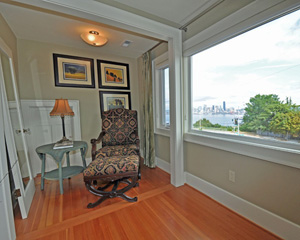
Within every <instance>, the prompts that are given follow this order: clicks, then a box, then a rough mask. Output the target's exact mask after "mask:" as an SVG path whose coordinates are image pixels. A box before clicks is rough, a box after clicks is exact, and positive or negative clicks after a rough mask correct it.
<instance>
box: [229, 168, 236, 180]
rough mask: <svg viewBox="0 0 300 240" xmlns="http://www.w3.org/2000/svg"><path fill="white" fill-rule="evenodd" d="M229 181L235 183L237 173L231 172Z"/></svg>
mask: <svg viewBox="0 0 300 240" xmlns="http://www.w3.org/2000/svg"><path fill="white" fill-rule="evenodd" d="M229 181H230V182H235V171H232V170H229Z"/></svg>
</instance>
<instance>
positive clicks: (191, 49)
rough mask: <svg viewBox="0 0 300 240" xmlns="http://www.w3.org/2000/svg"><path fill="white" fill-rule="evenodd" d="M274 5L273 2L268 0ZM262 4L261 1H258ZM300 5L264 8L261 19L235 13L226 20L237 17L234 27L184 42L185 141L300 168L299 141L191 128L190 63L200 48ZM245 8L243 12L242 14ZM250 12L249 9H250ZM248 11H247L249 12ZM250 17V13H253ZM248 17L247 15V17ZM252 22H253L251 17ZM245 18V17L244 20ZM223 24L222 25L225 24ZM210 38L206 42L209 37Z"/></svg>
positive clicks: (217, 27) (208, 31) (222, 27)
mask: <svg viewBox="0 0 300 240" xmlns="http://www.w3.org/2000/svg"><path fill="white" fill-rule="evenodd" d="M268 2H269V4H271V1H268ZM257 4H260V3H257ZM299 7H300V5H299V3H298V4H295V5H291V6H286V8H282V9H278V10H277V12H275V13H274V12H273V13H272V14H271V13H270V12H268V9H267V10H266V11H265V12H266V13H265V15H264V16H263V17H262V19H259V20H258V19H257V18H256V17H254V15H252V16H253V18H254V19H253V18H251V17H248V19H247V21H248V22H247V21H244V22H242V21H241V18H242V17H240V19H239V20H238V18H236V16H231V17H228V18H227V19H226V20H229V19H230V18H232V19H235V20H236V21H237V22H239V23H238V24H236V25H233V27H228V26H227V27H225V26H224V24H226V21H223V22H219V23H217V24H215V25H213V26H212V27H210V28H209V29H206V31H205V32H204V33H203V32H202V33H199V34H198V35H196V36H194V37H192V38H191V39H188V40H187V41H185V42H184V44H183V51H184V53H183V55H184V69H185V72H184V74H185V81H184V84H185V85H184V86H185V90H184V93H185V95H186V97H185V98H184V101H185V103H184V104H185V111H184V114H185V130H186V131H185V133H184V141H185V142H189V143H194V144H199V145H203V146H207V147H212V148H215V149H220V150H225V151H228V152H232V153H236V154H241V155H244V156H249V157H253V158H257V159H259V160H266V161H269V162H273V163H278V164H282V165H285V166H290V167H295V168H299V169H300V160H299V155H300V144H293V143H286V142H278V141H275V140H266V139H263V140H262V139H257V138H251V137H246V136H236V135H230V134H225V133H216V132H210V131H200V130H195V129H192V101H193V96H192V91H191V89H192V79H191V76H192V74H191V72H192V69H191V68H192V65H191V56H192V55H194V54H197V53H199V52H201V51H204V50H206V49H208V48H211V47H214V46H216V45H217V44H221V43H222V42H225V41H227V40H229V39H232V38H234V37H236V36H238V35H241V34H242V33H244V32H246V31H251V29H254V28H256V27H259V26H260V25H263V24H265V23H267V22H269V21H272V20H275V19H277V18H280V17H281V16H283V15H286V14H289V13H291V12H293V11H296V10H297V9H299ZM243 11H245V13H244V14H241V13H242V12H243ZM247 11H248V12H247ZM250 12H251V10H247V9H246V8H245V9H243V10H241V11H240V12H239V13H237V14H240V16H242V15H244V16H246V15H247V14H248V15H250ZM246 13H247V14H246ZM250 16H251V15H250ZM245 18H247V17H245ZM249 19H250V20H252V21H250V20H249ZM244 20H245V19H244ZM222 25H223V26H222ZM220 29H226V30H224V31H220ZM213 31H215V33H214V34H213ZM209 35H211V37H210V41H207V39H209Z"/></svg>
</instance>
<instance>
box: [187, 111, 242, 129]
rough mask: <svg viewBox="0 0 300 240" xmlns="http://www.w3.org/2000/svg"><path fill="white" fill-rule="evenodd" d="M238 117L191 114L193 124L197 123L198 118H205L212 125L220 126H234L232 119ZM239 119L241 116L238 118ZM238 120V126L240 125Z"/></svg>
mask: <svg viewBox="0 0 300 240" xmlns="http://www.w3.org/2000/svg"><path fill="white" fill-rule="evenodd" d="M236 117H238V116H237V115H234V114H233V115H231V114H201V115H199V114H193V123H195V122H197V121H198V120H199V119H200V118H201V119H203V118H206V119H207V120H209V121H210V122H211V123H212V124H217V123H218V124H220V125H222V126H231V127H233V126H235V125H234V121H233V119H234V118H236ZM239 118H240V119H241V118H242V116H239ZM241 122H242V121H241V120H240V124H241Z"/></svg>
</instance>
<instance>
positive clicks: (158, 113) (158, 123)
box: [152, 52, 170, 137]
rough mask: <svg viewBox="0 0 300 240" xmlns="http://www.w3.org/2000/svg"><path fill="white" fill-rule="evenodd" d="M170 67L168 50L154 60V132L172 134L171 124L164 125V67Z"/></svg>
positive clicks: (165, 134) (164, 134)
mask: <svg viewBox="0 0 300 240" xmlns="http://www.w3.org/2000/svg"><path fill="white" fill-rule="evenodd" d="M166 68H169V60H168V52H166V53H164V54H162V55H160V56H158V57H157V58H155V59H153V60H152V84H153V103H154V104H153V113H154V114H153V115H154V116H153V118H154V133H155V134H159V135H163V136H168V137H169V136H170V124H168V125H164V124H163V122H165V116H164V114H163V111H164V109H165V101H164V90H165V85H164V69H166Z"/></svg>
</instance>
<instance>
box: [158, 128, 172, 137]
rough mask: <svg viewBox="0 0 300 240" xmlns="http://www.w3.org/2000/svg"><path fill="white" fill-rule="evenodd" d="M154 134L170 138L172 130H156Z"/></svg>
mask: <svg viewBox="0 0 300 240" xmlns="http://www.w3.org/2000/svg"><path fill="white" fill-rule="evenodd" d="M154 133H155V134H157V135H161V136H165V137H170V128H156V129H155V131H154Z"/></svg>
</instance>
